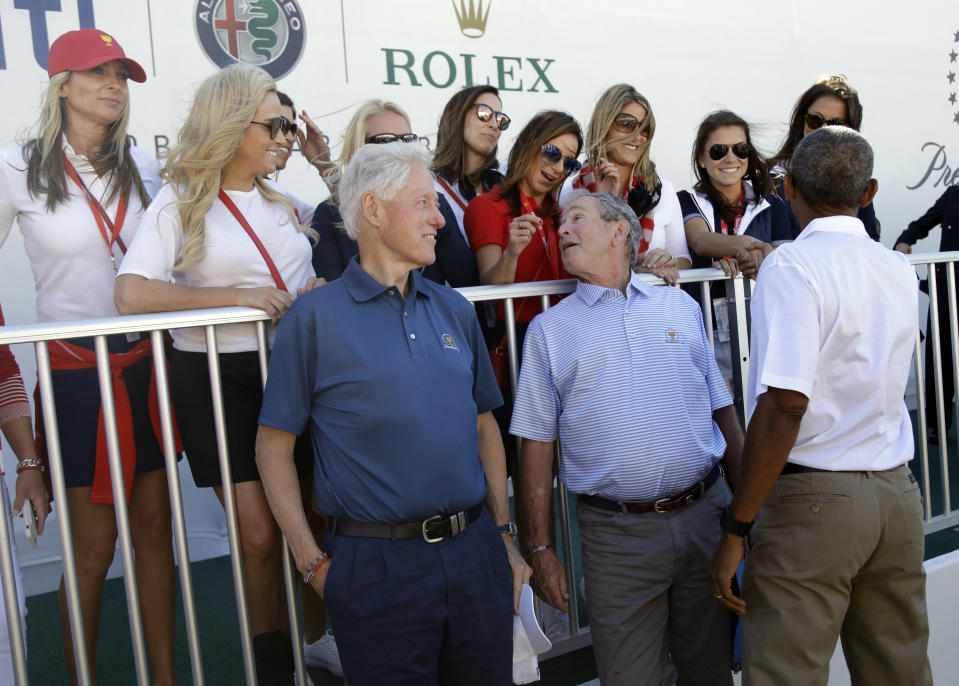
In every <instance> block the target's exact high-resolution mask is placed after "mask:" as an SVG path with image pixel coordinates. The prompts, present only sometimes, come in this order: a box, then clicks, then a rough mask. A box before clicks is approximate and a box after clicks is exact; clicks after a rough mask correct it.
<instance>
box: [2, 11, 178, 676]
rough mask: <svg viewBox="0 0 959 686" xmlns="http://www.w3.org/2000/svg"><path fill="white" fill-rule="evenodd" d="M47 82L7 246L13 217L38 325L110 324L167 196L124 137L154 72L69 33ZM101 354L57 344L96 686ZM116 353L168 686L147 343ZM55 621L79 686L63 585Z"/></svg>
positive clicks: (12, 157)
mask: <svg viewBox="0 0 959 686" xmlns="http://www.w3.org/2000/svg"><path fill="white" fill-rule="evenodd" d="M47 73H48V74H49V76H50V80H49V82H48V83H47V87H46V91H45V93H44V97H43V100H42V102H41V106H40V120H39V122H38V123H37V126H36V133H35V135H34V136H33V137H32V138H31V139H30V140H28V141H27V142H26V143H25V144H24V145H22V146H15V147H11V148H6V149H4V150H3V151H2V153H0V156H2V163H0V243H2V242H3V241H4V239H5V238H6V236H7V234H8V233H9V231H10V229H11V227H12V225H13V222H14V220H16V222H17V225H18V226H19V228H20V232H21V233H22V234H23V239H24V244H25V247H26V251H27V255H28V257H29V259H30V265H31V267H32V269H33V275H34V280H35V282H36V289H37V319H38V321H41V322H53V321H68V320H76V319H94V318H100V317H115V316H116V315H117V310H116V307H115V306H114V304H113V283H114V278H115V275H116V269H117V264H118V262H119V261H120V259H121V258H122V256H123V253H124V252H125V251H126V246H128V245H130V243H131V241H132V240H133V238H134V235H135V234H136V232H137V231H138V228H139V226H140V220H141V217H142V216H143V213H144V210H145V208H146V206H147V205H148V204H149V203H150V196H151V195H152V193H154V192H155V191H156V190H157V188H159V186H160V179H159V176H158V169H159V164H158V163H157V161H156V159H155V158H154V157H153V156H152V155H150V154H149V153H148V152H146V151H144V150H141V149H139V148H136V147H134V146H132V145H131V144H130V138H129V136H128V135H127V125H128V122H129V119H130V101H129V90H128V82H129V81H130V80H133V81H136V82H138V83H143V82H144V81H145V80H146V73H145V72H144V71H143V68H142V67H141V66H140V65H139V64H137V62H135V61H134V60H132V59H130V58H128V57H127V56H126V55H125V53H124V52H123V48H121V47H120V44H119V43H118V42H117V41H116V39H115V38H113V37H112V36H110V35H109V34H106V33H104V32H103V31H100V30H98V29H81V30H79V31H70V32H68V33H65V34H64V35H62V36H60V37H59V38H58V39H57V40H55V41H54V42H53V44H52V45H51V46H50V53H49V55H48V57H47ZM93 347H94V342H93V339H92V338H71V339H69V340H62V341H53V342H51V343H50V345H49V351H50V361H51V366H52V367H53V370H54V371H53V395H54V398H53V400H54V403H55V405H56V409H57V425H58V434H59V444H60V452H61V455H62V459H63V475H64V478H65V480H66V485H67V502H65V503H61V504H60V507H61V508H63V507H66V508H68V510H69V513H70V521H71V522H72V527H71V529H72V532H73V541H72V544H73V550H74V555H75V559H76V568H77V582H78V583H77V586H78V590H79V595H80V607H81V611H82V614H83V631H84V637H85V639H86V650H87V660H88V664H89V667H90V677H91V680H92V681H94V682H95V681H96V650H97V640H98V635H99V628H100V605H101V598H102V592H103V582H104V579H105V578H106V574H107V570H108V568H109V567H110V564H111V563H112V562H113V558H114V554H115V552H116V540H117V525H116V515H115V512H114V507H113V490H112V483H111V481H110V470H109V463H108V461H107V455H106V450H105V449H98V445H105V444H101V443H100V441H99V440H98V434H99V433H100V431H99V426H100V425H101V421H100V419H99V413H100V386H99V382H98V379H97V370H96V356H95V354H94V351H93ZM107 347H108V350H109V352H110V363H111V366H112V368H113V369H114V370H118V369H122V370H123V371H122V374H121V375H118V377H117V378H116V379H115V382H114V388H115V393H117V394H119V393H123V394H126V395H127V396H128V397H129V400H130V410H131V412H130V420H129V421H127V422H123V421H121V422H120V423H119V424H120V425H119V427H118V429H119V432H120V438H121V445H123V446H124V447H123V449H122V459H123V468H124V475H125V484H124V486H125V488H126V494H127V499H128V503H129V509H130V533H131V537H132V540H133V548H134V552H135V559H136V576H137V584H138V588H139V592H140V604H141V608H142V610H143V628H144V632H145V638H146V647H147V653H148V655H149V658H150V668H151V671H152V673H153V678H154V682H155V683H156V684H172V683H175V682H176V674H175V671H174V658H173V637H174V633H173V632H174V597H175V596H174V592H175V587H176V582H175V578H174V568H173V548H172V545H171V544H172V533H171V528H170V500H169V496H168V493H167V475H166V470H165V469H164V459H163V452H162V450H161V447H160V441H159V440H158V438H157V436H156V434H155V433H154V430H153V425H152V423H151V412H150V403H149V400H148V399H149V387H150V376H151V369H152V363H151V361H150V341H149V339H141V338H140V337H138V336H135V335H133V336H125V335H119V336H109V337H108V338H107ZM41 427H42V422H41ZM47 438H48V439H49V438H50V437H47ZM99 438H101V439H102V436H100V437H99ZM127 479H129V481H126V480H127ZM60 617H61V622H62V625H63V640H64V649H65V651H66V654H67V668H68V670H69V672H70V675H71V678H72V679H73V680H74V681H76V679H77V675H76V666H75V660H74V653H73V641H72V638H71V634H70V621H69V616H68V612H67V604H66V593H65V591H64V586H63V583H62V581H61V584H60Z"/></svg>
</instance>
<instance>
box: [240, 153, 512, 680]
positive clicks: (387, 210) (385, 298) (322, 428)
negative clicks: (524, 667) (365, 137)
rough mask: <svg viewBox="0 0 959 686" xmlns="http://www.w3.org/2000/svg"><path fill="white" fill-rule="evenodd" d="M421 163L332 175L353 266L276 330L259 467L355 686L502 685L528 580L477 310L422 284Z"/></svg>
mask: <svg viewBox="0 0 959 686" xmlns="http://www.w3.org/2000/svg"><path fill="white" fill-rule="evenodd" d="M429 161H430V160H429V152H428V151H427V150H426V148H425V146H423V145H422V144H420V143H401V142H397V143H389V144H384V145H368V146H364V147H363V148H361V149H360V151H358V152H357V153H356V155H354V157H353V158H352V159H351V160H350V163H349V164H348V165H347V166H346V168H345V169H344V171H343V175H342V179H341V181H340V186H339V200H340V209H341V211H342V215H343V222H344V226H345V228H346V231H347V233H348V234H349V235H350V237H352V238H355V239H356V242H357V244H358V246H359V258H358V259H355V260H354V261H353V262H351V263H350V264H349V266H348V267H347V268H346V270H345V271H344V273H343V276H342V277H341V278H340V279H338V280H336V281H334V282H332V283H331V284H329V285H327V286H325V287H323V288H320V289H316V290H314V291H311V292H309V293H307V294H306V295H304V296H301V297H300V298H299V299H298V300H297V301H296V302H295V303H294V305H293V307H291V308H290V310H289V312H287V314H286V315H285V316H284V318H283V322H282V323H281V325H280V327H279V330H278V332H277V336H276V341H275V343H274V346H273V354H272V358H271V361H270V374H269V381H268V383H267V387H266V390H265V392H264V400H263V409H262V412H261V415H260V431H259V434H258V437H257V464H258V465H259V468H260V475H261V478H262V479H263V485H264V488H265V490H266V494H267V497H268V499H269V502H270V506H271V508H272V510H273V513H274V515H275V516H276V520H277V522H278V524H279V525H280V528H281V529H282V530H283V533H284V534H285V535H286V538H287V541H289V544H290V547H291V548H292V551H293V555H294V558H295V560H296V564H297V568H298V569H299V570H300V571H301V572H303V574H304V579H305V580H306V581H307V582H308V583H311V584H312V586H313V588H314V589H316V591H317V593H319V594H320V595H321V596H324V598H325V601H326V607H327V610H328V612H329V615H330V618H331V620H332V623H333V627H334V630H335V631H336V639H337V645H338V647H339V652H340V657H341V660H342V663H343V672H344V676H345V677H346V678H347V679H348V680H349V681H351V682H354V683H359V684H373V683H375V684H399V683H403V684H408V683H433V684H436V683H442V684H457V685H459V684H477V685H479V684H484V685H485V684H508V683H510V681H511V678H510V677H511V666H512V624H511V622H512V619H511V614H512V613H511V610H513V609H514V608H515V606H516V605H517V604H518V591H519V588H521V585H522V583H523V582H524V581H526V580H527V579H528V577H529V568H528V567H526V565H525V563H524V562H523V560H522V558H521V556H520V555H519V552H518V551H517V550H516V548H515V546H514V545H513V538H514V537H515V533H516V527H515V525H513V523H512V521H510V519H509V503H508V498H507V489H506V464H505V458H504V454H503V445H502V441H501V439H500V433H499V429H498V427H497V425H496V422H495V421H494V420H493V417H492V414H491V410H492V409H493V408H494V407H497V406H499V405H500V404H501V403H502V399H501V396H500V393H499V390H498V388H497V386H496V380H495V377H494V375H493V371H492V366H491V365H490V361H489V356H488V354H487V352H486V347H485V346H484V344H483V336H482V333H481V332H480V327H479V323H478V322H477V320H476V315H475V310H474V309H473V307H472V306H471V305H470V304H469V303H468V302H467V301H466V300H465V299H464V298H463V297H462V296H460V295H459V294H458V293H456V292H455V291H453V290H451V289H448V288H446V287H445V286H440V285H437V284H434V283H432V282H430V281H428V280H426V279H424V278H423V277H422V276H421V275H420V273H419V271H418V270H419V268H421V267H422V266H424V265H426V264H430V263H431V262H433V260H434V259H435V252H434V250H435V244H436V232H437V230H439V229H440V227H442V226H443V223H444V220H443V217H442V215H441V214H440V213H439V211H438V210H437V207H436V202H437V196H436V192H435V191H434V189H433V176H432V174H431V173H430V171H429V166H428V165H429ZM307 427H309V430H310V434H311V436H312V440H313V447H314V455H315V457H314V478H315V491H316V502H317V506H318V509H319V510H320V511H322V512H323V513H324V514H326V515H327V521H328V524H327V536H326V539H325V541H324V546H325V547H326V552H323V551H321V550H320V548H319V546H318V545H317V543H316V541H315V539H314V538H313V536H312V535H311V533H310V530H309V527H308V526H307V522H306V518H305V516H304V513H303V508H302V506H301V504H300V499H299V497H298V496H297V481H296V473H295V471H294V465H293V459H292V449H293V443H294V439H295V437H296V436H297V435H298V434H300V433H301V432H302V431H303V430H304V429H306V428H307ZM484 500H485V504H486V506H485V507H484V506H483V503H484ZM497 528H498V529H499V531H497ZM504 544H505V545H504ZM328 555H329V557H328ZM507 560H508V561H509V564H508V563H507ZM510 567H512V571H513V577H514V579H513V592H511V584H510V577H509V575H510Z"/></svg>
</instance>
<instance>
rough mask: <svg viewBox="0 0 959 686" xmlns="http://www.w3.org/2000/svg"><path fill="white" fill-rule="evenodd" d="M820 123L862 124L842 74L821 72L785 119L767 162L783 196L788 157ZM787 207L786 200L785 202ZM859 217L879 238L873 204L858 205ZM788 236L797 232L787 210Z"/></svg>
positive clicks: (855, 126)
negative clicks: (781, 136) (783, 133)
mask: <svg viewBox="0 0 959 686" xmlns="http://www.w3.org/2000/svg"><path fill="white" fill-rule="evenodd" d="M821 126H848V127H849V128H851V129H853V130H855V131H858V130H859V127H860V126H862V104H860V102H859V93H857V92H856V89H855V88H853V87H852V86H851V85H850V83H849V81H847V80H846V77H845V76H843V75H842V74H824V75H823V76H820V77H819V78H818V79H816V82H815V83H814V84H813V85H812V86H810V87H809V88H807V89H806V91H805V92H804V93H803V94H802V95H800V96H799V100H797V101H796V106H795V107H794V108H793V112H792V117H790V120H789V131H788V132H787V133H786V140H785V141H783V145H782V147H781V148H780V149H779V152H778V153H776V156H775V157H773V158H772V159H771V160H770V161H769V162H770V164H771V165H772V173H773V181H774V183H775V184H776V193H777V194H778V195H779V197H780V198H782V199H783V200H785V199H786V191H785V189H784V188H783V180H784V178H785V176H786V172H787V171H789V160H790V159H792V155H793V151H794V150H795V149H796V146H797V145H799V141H801V140H802V139H803V138H804V137H805V136H806V135H807V134H808V133H809V132H810V131H815V130H816V129H818V128H819V127H821ZM786 207H787V208H788V207H789V203H786ZM859 219H860V220H861V221H862V223H863V226H865V228H866V233H868V234H869V237H870V238H872V239H873V240H876V241H878V240H879V231H880V229H881V228H882V227H881V226H880V224H879V219H878V218H877V217H876V208H875V206H874V205H873V203H871V202H870V203H869V204H868V205H866V206H865V207H860V208H859ZM789 225H790V231H791V237H792V238H796V236H798V235H799V231H800V229H799V222H798V221H796V217H794V216H793V213H792V211H791V210H790V212H789Z"/></svg>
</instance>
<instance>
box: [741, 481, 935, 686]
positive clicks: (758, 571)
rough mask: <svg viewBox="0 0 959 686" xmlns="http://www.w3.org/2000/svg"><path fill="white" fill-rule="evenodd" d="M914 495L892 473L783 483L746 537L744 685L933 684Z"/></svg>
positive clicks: (911, 485) (914, 489)
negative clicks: (836, 665)
mask: <svg viewBox="0 0 959 686" xmlns="http://www.w3.org/2000/svg"><path fill="white" fill-rule="evenodd" d="M923 547H924V532H923V526H922V505H921V499H920V495H919V487H918V484H917V483H916V482H915V479H914V478H913V477H912V475H911V473H910V472H909V470H908V468H907V467H905V466H902V467H898V468H896V469H892V470H889V471H887V472H815V473H806V474H789V475H785V476H780V477H779V479H778V480H777V482H776V484H775V486H774V487H773V489H772V491H771V492H770V494H769V497H768V498H767V499H766V502H765V504H764V505H763V507H762V509H761V510H760V513H759V516H758V517H757V518H756V524H755V526H754V527H753V531H752V533H751V534H750V536H749V552H748V554H747V557H746V569H745V574H744V577H743V598H744V599H745V601H746V614H745V616H744V617H743V637H744V646H743V657H744V660H743V662H744V665H743V684H744V686H784V685H788V686H826V684H827V681H828V678H829V660H830V658H831V657H832V655H833V652H834V651H835V648H836V640H837V639H839V638H841V639H842V647H843V653H844V655H845V658H846V663H847V664H848V665H849V672H850V674H851V676H852V683H853V684H854V685H863V686H865V685H868V686H883V685H888V686H906V685H908V686H924V685H925V684H931V683H932V675H931V673H930V669H929V661H928V658H927V656H926V645H927V642H928V638H929V625H928V620H927V617H926V577H925V573H924V571H923V568H922V557H923Z"/></svg>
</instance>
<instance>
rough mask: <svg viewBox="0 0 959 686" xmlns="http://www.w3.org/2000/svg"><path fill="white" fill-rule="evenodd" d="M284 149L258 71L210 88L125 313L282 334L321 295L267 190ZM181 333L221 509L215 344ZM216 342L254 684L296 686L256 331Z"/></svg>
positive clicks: (132, 280)
mask: <svg viewBox="0 0 959 686" xmlns="http://www.w3.org/2000/svg"><path fill="white" fill-rule="evenodd" d="M282 136H283V131H282V109H281V106H280V101H279V99H278V98H277V95H276V84H275V83H274V81H273V79H272V78H271V77H270V76H269V75H268V74H267V73H266V72H265V71H263V70H262V69H260V68H259V67H254V66H250V65H233V66H230V67H227V68H226V69H223V70H222V71H220V72H217V73H216V74H214V75H212V76H210V77H209V78H207V79H206V80H205V81H204V82H203V83H202V84H201V85H200V87H199V89H198V90H197V93H196V96H195V97H194V100H193V104H192V106H191V108H190V112H189V114H188V115H187V118H186V121H185V122H184V124H183V128H182V129H181V130H180V136H179V141H178V143H177V144H176V146H174V148H173V149H172V150H171V151H170V156H169V159H168V161H167V165H166V167H165V168H164V170H163V173H164V176H165V178H166V181H167V183H166V185H164V186H163V188H161V189H160V191H159V193H157V196H156V198H155V200H154V201H153V203H152V204H151V205H150V208H149V209H148V210H147V213H146V216H145V217H144V221H143V224H142V226H141V232H140V233H139V234H138V236H137V238H136V240H134V242H133V244H132V245H131V246H130V250H129V251H128V253H127V256H126V258H125V259H124V261H123V264H122V265H121V268H120V275H119V276H118V277H117V285H116V293H115V298H116V303H117V309H119V310H120V312H122V313H125V314H127V313H136V312H159V311H170V310H188V309H196V308H204V307H221V306H227V305H247V306H250V307H257V308H259V309H261V310H263V311H264V312H266V313H267V314H269V315H270V317H271V319H272V320H273V322H274V323H275V322H276V321H277V320H278V319H279V318H280V317H282V316H283V313H284V312H286V310H287V308H288V307H289V306H290V304H291V303H292V302H293V300H294V298H295V297H296V295H297V294H298V293H300V292H303V291H304V290H306V289H308V288H310V287H312V286H313V285H314V284H315V283H316V279H315V277H314V276H313V269H312V266H311V265H310V250H311V249H310V241H309V236H310V235H311V234H312V232H311V231H310V230H309V229H305V228H303V227H301V226H300V225H299V224H298V223H297V221H296V216H295V213H294V211H293V206H292V205H291V203H290V201H289V199H288V198H287V197H286V196H285V195H283V194H282V193H279V192H277V191H276V190H274V189H272V188H271V187H270V186H269V185H267V184H265V183H264V181H263V179H264V178H265V177H266V176H267V175H268V174H271V173H273V172H274V171H275V170H276V159H277V156H278V155H279V154H280V153H279V149H280V146H281V145H282V142H283V138H282ZM270 328H271V329H272V327H270ZM172 333H173V347H174V350H173V353H172V354H171V391H172V396H173V402H174V407H175V409H176V417H177V422H178V425H179V428H180V432H181V436H182V438H183V444H184V448H185V450H186V453H187V458H188V459H189V462H190V468H191V470H192V472H193V478H194V480H195V481H196V484H197V486H200V487H205V486H209V487H212V488H213V489H214V491H215V492H216V495H217V497H218V498H219V499H220V501H221V502H223V480H222V475H221V474H220V469H219V463H218V459H217V448H216V436H215V433H214V428H213V421H212V420H213V409H212V399H211V393H210V387H209V383H208V381H207V379H208V374H207V349H206V342H205V340H204V334H203V331H202V330H201V329H195V328H193V329H178V330H175V331H173V332H172ZM270 333H271V336H270V338H272V330H271V332H270ZM217 342H218V349H219V353H220V356H219V358H220V367H221V370H222V385H223V402H224V412H225V415H226V427H227V444H228V447H229V453H230V469H231V472H232V477H233V482H234V492H235V497H236V505H237V517H238V520H239V532H240V546H241V549H242V553H243V567H244V572H245V577H246V597H247V604H248V606H249V610H250V628H251V632H252V634H253V648H254V653H255V657H256V670H257V676H258V679H259V683H261V684H287V683H292V682H291V678H292V677H291V675H292V669H293V667H292V664H293V663H292V648H291V644H290V635H289V629H288V624H287V612H286V599H285V597H284V593H283V580H282V558H281V552H280V551H281V540H280V535H279V531H278V529H277V526H276V523H275V521H274V520H273V516H272V515H271V514H270V508H269V506H268V505H267V502H266V497H265V495H264V492H263V486H262V485H261V483H260V476H259V472H258V471H257V469H256V462H255V456H254V444H255V439H256V428H257V419H258V416H259V409H260V403H261V401H262V381H261V379H260V371H259V362H258V356H257V337H256V331H255V325H254V324H231V325H227V326H221V327H219V329H218V330H217ZM300 444H301V445H300V450H299V451H298V464H300V465H302V467H303V468H304V469H308V468H309V465H310V464H311V458H312V456H311V454H310V452H311V451H310V447H309V444H303V442H300Z"/></svg>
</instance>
